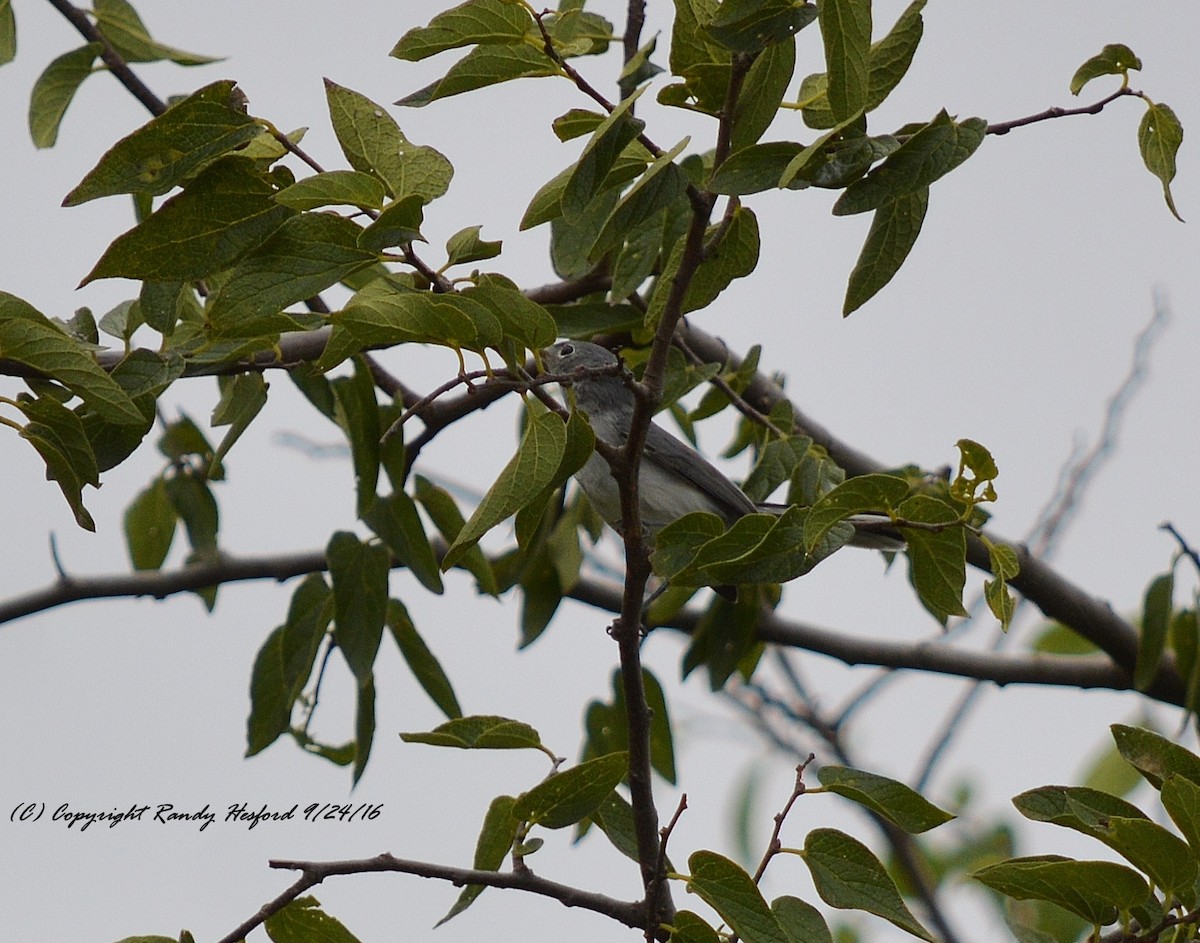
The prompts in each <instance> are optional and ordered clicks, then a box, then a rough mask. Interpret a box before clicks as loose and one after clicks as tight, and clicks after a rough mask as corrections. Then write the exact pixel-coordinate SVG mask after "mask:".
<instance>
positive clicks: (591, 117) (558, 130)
mask: <svg viewBox="0 0 1200 943" xmlns="http://www.w3.org/2000/svg"><path fill="white" fill-rule="evenodd" d="M602 121H604V115H602V114H599V113H598V112H595V111H588V110H587V109H586V108H572V109H571V110H570V111H568V112H567V113H566V114H563V115H559V116H558V117H557V118H555V119H554V120H553V121H552V122H551V123H550V127H551V128H552V129H553V131H554V136H555V137H556V138H558V139H559V140H560V141H563V142H564V143H565V142H566V141H573V140H574V139H575V138H578V137H583V135H585V134H591V133H592V132H593V131H595V130H596V128H597V127H599V125H600V123H601V122H602ZM568 172H573V168H568Z"/></svg>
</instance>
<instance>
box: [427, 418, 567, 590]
mask: <svg viewBox="0 0 1200 943" xmlns="http://www.w3.org/2000/svg"><path fill="white" fill-rule="evenodd" d="M566 445H567V427H566V425H565V424H564V423H563V421H562V420H561V419H560V418H559V417H558V416H557V415H556V414H555V413H550V412H546V413H541V414H538V415H533V416H531V417H530V419H529V422H528V424H527V425H526V427H525V435H524V436H523V437H522V438H521V444H520V446H519V447H518V449H517V454H516V455H514V456H513V457H512V459H511V460H510V461H509V463H508V464H507V465H506V466H505V467H504V470H503V471H502V472H500V476H499V477H498V478H497V479H496V481H495V483H494V484H493V485H492V486H491V488H489V489H488V493H487V494H486V495H484V498H483V500H482V501H481V502H479V506H478V507H477V508H476V509H475V513H474V514H472V515H471V519H470V520H469V521H467V523H466V526H465V527H463V529H462V531H461V532H460V533H459V535H458V536H457V537H456V538H455V540H454V542H453V543H452V544H451V545H450V547H449V549H448V550H447V551H446V555H445V557H443V558H442V570H443V571H444V570H447V569H449V568H450V567H452V566H454V564H455V563H457V562H458V560H459V559H460V558H461V557H462V555H463V554H464V553H465V552H466V551H467V550H468V549H470V548H471V547H473V546H475V544H477V543H478V542H479V538H480V537H482V536H483V535H484V534H485V533H487V532H488V531H489V530H491V529H492V528H493V527H494V526H495V525H496V524H499V523H500V522H501V521H502V520H504V519H505V518H507V517H511V516H512V515H513V514H515V513H516V512H517V511H518V510H520V509H521V508H522V507H524V506H525V504H527V503H528V502H529V500H530V499H531V498H533V497H535V496H536V495H537V494H538V493H539V492H540V491H541V490H542V489H543V488H544V487H546V485H547V484H549V483H550V481H551V480H552V479H553V478H554V474H555V472H557V470H558V466H559V463H560V462H561V461H562V457H563V453H564V452H565V450H566Z"/></svg>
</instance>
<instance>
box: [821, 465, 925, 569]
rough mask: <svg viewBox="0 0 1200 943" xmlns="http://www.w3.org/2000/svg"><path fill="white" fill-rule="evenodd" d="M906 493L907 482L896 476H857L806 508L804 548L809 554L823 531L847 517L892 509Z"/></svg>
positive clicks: (907, 489)
mask: <svg viewBox="0 0 1200 943" xmlns="http://www.w3.org/2000/svg"><path fill="white" fill-rule="evenodd" d="M908 492H909V485H908V482H907V481H905V480H904V479H903V478H901V477H899V476H897V475H883V474H877V475H859V476H857V477H855V478H851V479H849V480H848V481H845V482H843V483H842V484H840V485H838V486H837V487H836V488H834V489H833V490H832V491H830V492H829V493H828V494H826V495H824V496H823V497H822V498H821V499H820V500H819V501H818V502H817V503H816V504H814V505H813V506H812V508H810V509H809V512H808V518H807V520H806V521H805V524H804V546H805V547H806V548H807V549H808V550H810V551H811V550H812V549H813V548H814V547H816V546H817V544H818V543H820V541H821V538H822V537H823V536H824V535H825V531H827V530H828V529H829V528H831V527H833V526H834V525H835V524H838V523H840V522H841V521H844V520H845V519H846V518H848V517H850V516H851V515H854V514H860V513H862V512H864V511H885V512H886V511H892V510H895V508H896V507H897V506H898V505H899V504H900V502H901V501H903V500H904V498H905V497H906V496H907V495H908Z"/></svg>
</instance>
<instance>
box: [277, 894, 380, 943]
mask: <svg viewBox="0 0 1200 943" xmlns="http://www.w3.org/2000/svg"><path fill="white" fill-rule="evenodd" d="M263 926H264V927H265V929H266V931H267V935H268V936H269V937H270V938H271V939H272V940H273V941H274V943H308V941H317V940H319V941H320V943H359V940H358V937H356V936H355V935H354V934H353V933H351V932H350V931H349V930H347V929H346V928H345V927H344V926H343V925H342V924H341V922H340V921H338V920H337V918H335V917H331V916H329V914H327V913H325V911H323V910H321V906H320V904H319V903H318V902H317V899H316V898H315V897H298V898H296V899H295V900H293V901H292V902H291V903H290V904H288V905H287V906H286V907H284V908H283V909H282V910H278V911H276V912H275V913H273V914H272V915H271V916H269V917H268V918H267V919H266V920H265V921H264V923H263Z"/></svg>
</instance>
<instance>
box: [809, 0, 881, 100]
mask: <svg viewBox="0 0 1200 943" xmlns="http://www.w3.org/2000/svg"><path fill="white" fill-rule="evenodd" d="M820 11H821V16H820V20H819V22H820V26H821V39H822V40H823V41H824V44H825V66H826V73H825V74H826V75H828V76H829V87H828V90H827V92H826V94H827V95H828V97H829V106H830V108H832V109H833V116H834V119H835V120H836V121H843V120H845V119H846V118H849V117H851V116H852V115H855V114H858V113H860V112H862V111H863V110H864V109H865V108H866V105H867V89H868V85H869V82H870V67H869V66H870V61H869V60H870V52H871V2H870V0H821V4H820Z"/></svg>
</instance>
